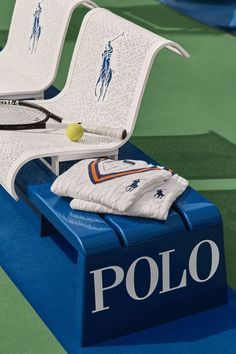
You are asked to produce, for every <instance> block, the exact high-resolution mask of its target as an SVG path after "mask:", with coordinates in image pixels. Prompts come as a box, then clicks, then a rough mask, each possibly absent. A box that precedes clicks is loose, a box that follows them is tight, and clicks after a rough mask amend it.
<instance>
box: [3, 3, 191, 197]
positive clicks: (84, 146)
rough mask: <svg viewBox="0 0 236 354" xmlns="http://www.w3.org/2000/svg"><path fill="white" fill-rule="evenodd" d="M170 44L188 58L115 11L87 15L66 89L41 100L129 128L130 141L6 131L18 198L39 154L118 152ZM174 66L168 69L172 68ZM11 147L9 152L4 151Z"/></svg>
mask: <svg viewBox="0 0 236 354" xmlns="http://www.w3.org/2000/svg"><path fill="white" fill-rule="evenodd" d="M164 47H166V48H168V49H170V50H172V51H173V52H174V53H178V54H180V55H182V56H183V57H188V54H187V52H186V51H185V50H184V49H183V48H182V47H181V46H180V45H178V44H177V43H175V42H172V41H169V40H167V39H165V38H163V37H160V36H158V35H156V34H154V33H152V32H150V31H148V30H146V29H144V28H142V27H139V26H137V25H135V24H133V23H131V22H129V21H127V20H125V19H123V18H122V17H119V16H117V15H115V14H113V13H112V12H110V11H108V10H106V9H102V8H97V9H92V10H91V11H89V12H88V13H87V14H86V16H85V17H84V20H83V23H82V26H81V28H80V32H79V36H78V40H77V43H76V46H75V49H74V54H73V58H72V62H71V66H70V70H69V74H68V79H67V82H66V85H65V87H64V89H63V90H62V91H61V92H60V93H59V94H58V95H57V96H56V97H54V98H52V99H49V100H38V101H37V100H36V101H35V103H36V104H39V105H42V106H44V107H45V108H47V109H48V110H50V111H52V112H53V113H55V114H57V115H59V116H62V117H64V118H65V119H68V120H73V121H75V122H82V123H83V124H85V125H87V126H93V125H98V126H105V127H110V128H123V129H126V130H127V133H128V134H127V137H126V139H125V140H121V139H115V138H110V137H108V136H99V135H91V134H85V135H84V137H83V138H82V139H81V141H79V142H78V143H74V142H71V141H69V140H68V139H67V138H66V136H65V133H64V131H63V130H56V131H48V132H45V131H44V132H36V131H34V132H33V131H32V132H29V131H28V132H26V131H25V132H3V131H1V132H0V166H1V170H0V183H1V184H2V185H3V186H4V187H5V188H6V189H7V190H8V191H9V193H11V194H12V195H13V196H14V197H15V198H17V196H16V193H15V189H14V179H15V176H16V174H17V171H18V170H19V169H20V167H21V166H22V165H23V164H25V163H26V162H27V161H29V160H32V159H34V158H38V157H40V158H42V157H47V156H50V157H52V160H53V164H54V167H55V172H58V164H59V162H60V161H65V160H74V159H82V158H88V157H100V156H113V157H116V156H117V155H118V150H119V148H120V147H121V146H122V145H123V144H124V143H125V142H126V141H127V140H128V139H129V137H130V136H131V134H132V131H133V129H134V126H135V121H136V117H137V114H138V111H139V106H140V103H141V99H142V96H143V92H144V89H145V85H146V81H147V79H148V75H149V71H150V68H151V66H152V63H153V60H154V57H155V55H156V54H157V53H158V52H159V51H160V50H161V49H162V48H164ZM166 70H168V68H166ZM4 150H5V151H7V152H8V154H7V157H6V153H5V154H4V152H3V151H4Z"/></svg>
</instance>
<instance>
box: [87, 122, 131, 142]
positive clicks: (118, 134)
mask: <svg viewBox="0 0 236 354" xmlns="http://www.w3.org/2000/svg"><path fill="white" fill-rule="evenodd" d="M82 127H83V129H84V131H85V132H87V133H90V134H97V135H105V136H110V137H112V138H116V139H119V140H124V139H125V138H126V137H127V131H126V130H125V129H123V128H109V127H102V126H98V125H93V126H87V125H85V124H82Z"/></svg>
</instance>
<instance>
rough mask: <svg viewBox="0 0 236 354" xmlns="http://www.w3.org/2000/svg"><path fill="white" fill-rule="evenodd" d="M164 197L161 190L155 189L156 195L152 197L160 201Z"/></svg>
mask: <svg viewBox="0 0 236 354" xmlns="http://www.w3.org/2000/svg"><path fill="white" fill-rule="evenodd" d="M164 196H165V194H164V193H163V190H162V189H157V191H156V194H154V197H155V198H157V199H162V198H163V197H164Z"/></svg>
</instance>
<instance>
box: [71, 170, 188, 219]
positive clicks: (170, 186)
mask: <svg viewBox="0 0 236 354" xmlns="http://www.w3.org/2000/svg"><path fill="white" fill-rule="evenodd" d="M187 186H188V181H186V179H184V178H182V177H180V176H178V175H177V174H175V175H174V176H172V177H171V178H170V179H169V180H168V181H167V182H165V183H164V184H163V185H162V186H161V187H158V186H156V187H155V188H152V190H151V191H149V192H147V193H145V194H143V195H142V196H141V198H140V199H138V200H137V201H136V202H135V203H133V204H132V205H131V206H130V208H128V209H127V210H126V211H125V212H120V211H118V210H116V209H115V208H108V207H106V206H105V205H102V204H99V203H96V202H94V201H87V200H82V199H73V200H72V201H71V203H70V206H71V208H73V209H78V210H83V211H92V212H96V213H109V214H118V215H128V216H139V217H146V218H154V219H158V220H166V219H167V216H168V213H169V209H170V207H171V205H172V204H173V202H174V201H175V200H176V199H177V198H178V197H179V196H180V195H181V194H182V193H183V192H184V191H185V189H186V188H187Z"/></svg>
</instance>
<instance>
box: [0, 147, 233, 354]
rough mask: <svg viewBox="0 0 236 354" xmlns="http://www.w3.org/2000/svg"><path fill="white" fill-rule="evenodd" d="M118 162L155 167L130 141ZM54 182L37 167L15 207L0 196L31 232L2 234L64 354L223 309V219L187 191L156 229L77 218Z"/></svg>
mask: <svg viewBox="0 0 236 354" xmlns="http://www.w3.org/2000/svg"><path fill="white" fill-rule="evenodd" d="M124 157H125V158H133V159H144V160H146V161H149V162H151V159H150V158H149V157H148V156H146V155H145V154H144V153H143V152H141V151H140V150H139V149H137V148H136V147H134V146H133V145H132V144H130V143H127V144H126V145H125V146H124V147H123V148H122V149H121V151H120V158H124ZM64 167H66V166H64ZM67 167H68V166H67ZM54 179H55V176H54V175H53V174H52V173H51V172H50V171H49V170H48V169H47V168H46V167H45V166H44V164H42V163H41V162H40V161H39V160H36V161H32V162H30V163H28V164H27V165H25V166H24V167H23V168H22V169H21V171H20V172H19V174H18V176H17V180H16V185H17V190H18V193H19V194H20V195H21V197H22V198H21V201H20V202H18V203H15V202H14V201H12V200H11V198H10V197H8V195H7V193H5V192H3V191H2V192H1V195H0V198H1V199H4V198H5V200H8V203H10V208H12V212H13V215H14V213H16V215H20V216H21V218H22V220H23V219H24V220H25V221H26V224H27V225H28V226H27V227H28V229H27V230H28V231H24V230H20V228H21V225H18V226H15V229H16V232H10V231H9V235H6V236H5V237H3V236H1V240H0V244H1V248H2V249H3V250H4V252H3V256H2V259H1V263H2V267H3V268H4V269H5V270H6V271H7V273H8V274H9V275H10V277H11V278H12V279H13V281H14V282H15V283H16V285H17V286H18V288H19V289H20V290H21V291H22V293H23V294H24V295H25V297H26V298H27V300H28V301H29V302H30V303H31V304H32V306H33V307H34V308H35V310H36V311H37V312H38V314H39V315H40V316H41V318H42V319H43V320H44V322H45V323H46V324H47V326H48V327H49V328H50V329H51V331H52V332H53V333H54V335H55V336H56V337H57V338H58V340H59V341H60V342H61V343H62V344H63V346H64V347H65V348H66V350H67V351H68V352H69V353H74V352H75V350H76V349H75V348H78V347H80V346H86V345H91V344H93V343H96V342H100V341H104V340H107V339H109V338H114V337H117V336H121V335H124V334H127V333H131V332H134V331H138V330H141V329H144V328H148V327H151V326H155V325H157V324H161V323H165V322H167V321H171V320H176V319H178V318H181V317H183V316H188V315H191V314H194V313H197V312H199V311H203V310H207V309H209V308H212V307H216V306H220V305H223V304H225V303H226V302H227V285H226V274H225V259H224V242H223V230H222V220H221V216H220V214H219V211H218V210H217V208H216V207H215V206H214V205H213V204H212V203H210V202H209V201H208V200H206V199H205V198H203V197H202V196H201V195H200V194H199V193H197V192H196V191H194V190H193V189H192V188H190V187H189V188H188V189H187V191H186V192H185V193H184V194H183V195H182V196H181V197H180V198H178V200H177V201H176V203H175V204H174V205H173V208H172V209H171V211H170V214H169V217H168V220H167V221H166V222H162V221H156V220H151V219H140V218H131V217H122V216H116V215H98V214H94V213H87V212H82V211H81V212H80V211H74V210H72V209H70V207H69V200H68V199H67V198H59V197H57V196H55V195H54V194H53V193H51V191H50V185H51V183H52V182H53V180H54ZM19 233H20V237H19ZM39 235H40V236H42V237H39Z"/></svg>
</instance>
